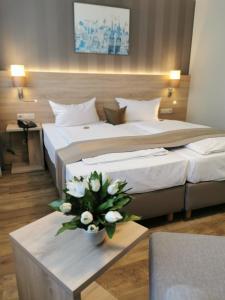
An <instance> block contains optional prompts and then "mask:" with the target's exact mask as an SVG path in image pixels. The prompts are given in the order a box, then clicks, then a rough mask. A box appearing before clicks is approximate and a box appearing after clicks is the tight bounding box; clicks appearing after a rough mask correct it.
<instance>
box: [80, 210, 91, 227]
mask: <svg viewBox="0 0 225 300" xmlns="http://www.w3.org/2000/svg"><path fill="white" fill-rule="evenodd" d="M80 221H81V223H82V224H84V225H88V224H90V223H91V222H92V221H93V215H92V213H90V212H89V211H85V212H83V213H82V214H81V219H80Z"/></svg>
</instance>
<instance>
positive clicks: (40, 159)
mask: <svg viewBox="0 0 225 300" xmlns="http://www.w3.org/2000/svg"><path fill="white" fill-rule="evenodd" d="M22 131H23V129H22V128H20V127H18V125H17V124H8V126H7V128H6V132H8V133H16V132H22ZM24 146H25V147H27V149H26V151H27V160H26V161H25V162H19V163H12V169H11V173H12V174H18V173H26V172H33V171H40V170H44V168H45V166H44V151H43V138H42V128H41V125H40V124H37V127H35V128H30V129H29V131H28V140H27V144H25V145H24Z"/></svg>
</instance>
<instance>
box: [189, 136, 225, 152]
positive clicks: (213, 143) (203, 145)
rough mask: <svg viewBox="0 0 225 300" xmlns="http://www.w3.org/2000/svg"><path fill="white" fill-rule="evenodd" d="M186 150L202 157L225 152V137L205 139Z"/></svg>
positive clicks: (192, 144) (190, 145)
mask: <svg viewBox="0 0 225 300" xmlns="http://www.w3.org/2000/svg"><path fill="white" fill-rule="evenodd" d="M186 148H188V149H190V150H192V151H195V152H197V153H199V154H202V155H209V154H213V153H221V152H225V137H216V138H209V139H205V140H202V141H198V142H195V143H191V144H188V145H187V146H186Z"/></svg>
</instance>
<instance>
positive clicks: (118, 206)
mask: <svg viewBox="0 0 225 300" xmlns="http://www.w3.org/2000/svg"><path fill="white" fill-rule="evenodd" d="M130 201H131V198H130V197H126V198H123V199H121V200H119V201H117V202H116V203H115V204H114V205H113V207H112V208H111V210H118V209H121V208H123V207H124V206H126V205H127V204H129V203H130Z"/></svg>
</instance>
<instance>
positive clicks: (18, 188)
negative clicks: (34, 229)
mask: <svg viewBox="0 0 225 300" xmlns="http://www.w3.org/2000/svg"><path fill="white" fill-rule="evenodd" d="M56 198H57V193H56V190H55V188H54V185H53V183H52V180H51V178H50V176H49V174H48V172H36V173H30V174H21V175H9V174H4V176H3V177H0V299H1V300H16V299H18V295H17V288H16V280H15V274H14V264H13V259H12V251H11V248H10V244H9V238H8V234H9V232H11V231H13V230H15V229H17V228H20V227H21V226H23V225H25V224H28V223H30V222H32V221H34V220H36V219H38V218H40V217H42V216H44V215H46V214H48V213H49V212H50V210H49V208H48V206H47V204H48V203H49V202H50V201H51V200H53V199H56ZM165 220H166V218H159V219H155V220H151V221H149V222H145V223H144V225H146V226H149V227H150V234H151V233H152V232H156V231H170V232H187V233H201V234H211V235H225V206H220V207H217V208H212V209H207V210H201V211H199V212H195V213H194V218H193V219H192V220H190V221H185V220H184V219H183V215H182V214H179V215H178V216H177V217H176V220H175V222H173V223H169V224H168V223H166V221H165ZM131 234H132V232H131ZM98 283H100V284H101V285H102V286H104V287H105V288H106V289H107V290H108V291H110V292H111V293H112V294H113V295H114V296H116V297H117V298H118V299H121V300H128V299H129V300H137V299H138V300H145V299H148V239H146V240H144V241H142V242H141V243H139V244H138V245H137V246H136V247H135V248H134V249H133V250H131V251H130V252H129V253H128V254H127V255H126V256H125V257H123V258H122V259H121V260H120V261H119V262H117V263H116V264H115V265H114V266H113V267H112V268H111V269H109V270H108V271H107V272H106V273H105V274H104V275H103V276H101V277H100V278H99V279H98ZM31 300H32V299H31ZM43 300H44V299H43ZM93 300H95V299H93ZM96 300H97V299H96Z"/></svg>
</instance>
